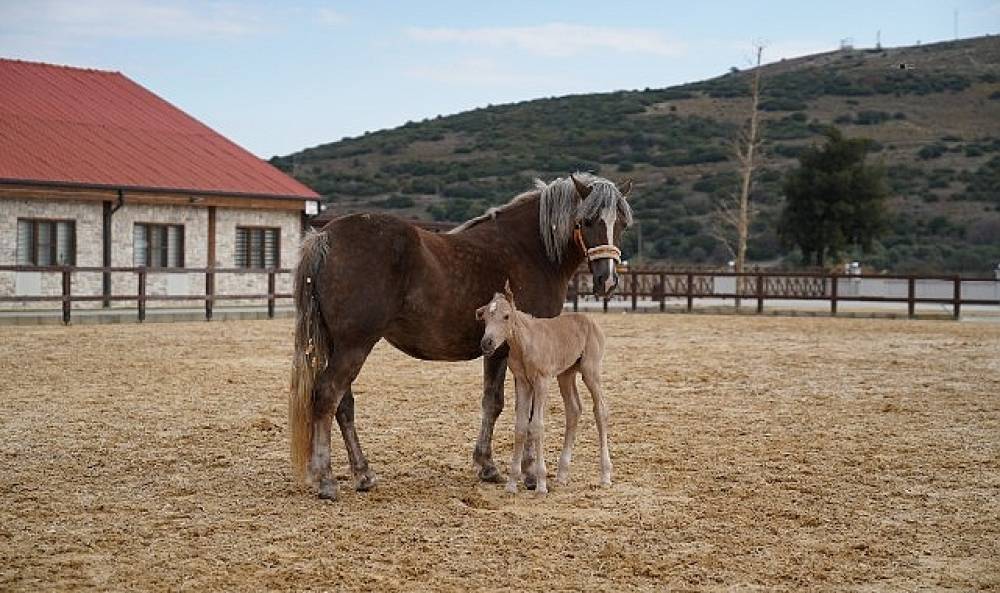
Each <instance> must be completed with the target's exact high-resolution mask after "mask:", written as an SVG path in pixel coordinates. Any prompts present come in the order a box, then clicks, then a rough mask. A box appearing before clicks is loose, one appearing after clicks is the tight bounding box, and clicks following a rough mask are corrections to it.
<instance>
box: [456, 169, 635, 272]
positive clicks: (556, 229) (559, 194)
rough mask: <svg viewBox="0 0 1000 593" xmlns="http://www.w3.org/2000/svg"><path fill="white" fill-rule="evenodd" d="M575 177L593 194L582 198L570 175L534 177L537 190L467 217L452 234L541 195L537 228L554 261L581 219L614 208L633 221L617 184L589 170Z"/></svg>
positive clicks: (625, 221) (598, 214)
mask: <svg viewBox="0 0 1000 593" xmlns="http://www.w3.org/2000/svg"><path fill="white" fill-rule="evenodd" d="M572 177H575V178H576V180H577V181H578V182H580V183H582V184H583V185H586V186H589V187H590V194H589V195H588V196H587V198H586V199H585V200H583V201H580V199H579V195H578V194H577V191H576V185H575V184H574V183H573V179H572V178H571V177H559V178H557V179H556V180H554V181H553V182H552V183H545V182H544V181H542V180H540V179H536V180H535V189H534V190H532V191H528V192H525V193H523V194H520V195H518V196H516V197H515V198H514V199H512V200H511V201H510V202H507V203H506V204H504V205H503V206H497V207H496V208H490V209H489V210H487V211H486V212H485V213H484V214H481V215H479V216H477V217H475V218H473V219H471V220H468V221H466V222H464V223H462V224H461V225H459V226H457V227H455V228H454V229H452V230H450V231H448V232H449V233H460V232H462V231H464V230H466V229H468V228H471V227H474V226H477V225H479V224H480V223H482V222H484V221H487V220H493V219H495V218H496V216H497V214H500V213H502V212H504V211H506V210H510V209H512V208H515V207H517V206H519V205H521V204H522V203H524V202H526V201H528V200H531V199H534V198H538V231H539V233H540V234H541V236H542V242H543V243H544V244H545V253H546V254H547V255H548V257H549V259H550V260H551V261H554V262H561V261H562V259H563V250H564V248H565V247H566V245H567V244H568V243H569V240H570V237H572V235H573V228H574V227H575V226H576V223H577V222H578V221H581V220H591V219H594V218H597V217H599V216H600V215H601V213H602V212H604V211H606V210H609V209H615V210H617V215H618V216H619V217H620V219H621V220H622V222H623V223H624V224H625V226H626V227H627V226H630V225H631V224H632V208H631V207H630V206H629V205H628V202H627V201H626V200H625V198H624V197H622V194H621V192H620V191H618V188H617V187H616V186H615V184H614V183H612V182H611V181H608V180H607V179H605V178H603V177H598V176H596V175H592V174H590V173H574V174H573V175H572Z"/></svg>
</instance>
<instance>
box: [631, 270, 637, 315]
mask: <svg viewBox="0 0 1000 593" xmlns="http://www.w3.org/2000/svg"><path fill="white" fill-rule="evenodd" d="M638 299H639V275H638V274H636V272H635V270H632V311H633V312H635V310H636V309H637V308H638Z"/></svg>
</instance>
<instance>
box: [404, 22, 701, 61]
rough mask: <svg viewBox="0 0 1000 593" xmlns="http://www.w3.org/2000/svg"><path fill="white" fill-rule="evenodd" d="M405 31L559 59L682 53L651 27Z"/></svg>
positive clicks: (419, 36)
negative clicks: (597, 54) (585, 55)
mask: <svg viewBox="0 0 1000 593" xmlns="http://www.w3.org/2000/svg"><path fill="white" fill-rule="evenodd" d="M406 34H407V36H408V37H409V38H410V39H413V40H415V41H421V42H431V43H460V44H466V45H479V46H488V47H497V48H505V47H513V48H517V49H520V50H523V51H526V52H529V53H532V54H536V55H541V56H546V57H558V58H565V57H571V56H576V55H579V54H582V53H586V52H594V51H613V52H618V53H641V54H651V55H656V56H676V55H678V54H681V53H683V52H684V46H683V44H681V43H679V42H677V41H671V40H668V39H667V38H666V37H664V36H663V35H662V34H661V33H659V32H657V31H655V30H652V29H637V28H617V27H597V26H590V25H573V24H568V23H548V24H544V25H536V26H529V27H482V28H475V29H455V28H426V27H414V28H410V29H407V31H406Z"/></svg>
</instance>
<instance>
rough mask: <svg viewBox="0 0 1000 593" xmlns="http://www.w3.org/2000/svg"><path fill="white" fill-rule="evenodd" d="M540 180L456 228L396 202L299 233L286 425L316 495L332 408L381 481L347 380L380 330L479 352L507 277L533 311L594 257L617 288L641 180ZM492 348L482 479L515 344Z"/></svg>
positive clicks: (449, 352) (330, 484) (555, 305)
mask: <svg viewBox="0 0 1000 593" xmlns="http://www.w3.org/2000/svg"><path fill="white" fill-rule="evenodd" d="M537 185H538V187H537V189H535V190H534V191H530V192H527V193H524V194H521V195H520V196H517V197H516V198H514V199H513V200H511V201H510V202H509V203H508V204H506V205H504V206H501V207H499V208H496V209H493V210H491V211H489V212H487V213H486V214H484V215H482V216H480V217H478V218H474V219H472V220H470V221H468V222H466V223H465V224H463V225H461V226H460V227H458V228H456V229H455V230H453V231H452V232H450V233H448V234H446V235H437V234H434V233H430V232H426V231H423V230H420V229H418V228H416V227H415V226H413V225H411V224H408V223H406V222H404V221H402V220H400V219H398V218H395V217H392V216H386V215H381V214H355V215H350V216H345V217H342V218H338V219H336V220H333V221H331V222H330V223H329V224H327V225H326V227H324V228H323V230H322V231H319V232H316V233H309V234H308V235H307V236H306V237H305V239H303V242H302V248H301V253H300V259H299V264H298V267H297V269H296V272H295V302H296V306H297V309H298V314H297V319H296V325H295V354H294V359H293V368H292V386H291V392H290V395H289V432H290V437H291V449H292V464H293V466H294V467H295V469H296V471H297V472H298V474H299V476H300V477H302V478H304V479H305V480H306V481H307V482H309V483H312V484H314V485H316V486H317V487H318V490H319V496H320V498H336V495H337V483H336V479H335V478H334V476H333V473H332V470H331V467H330V433H331V430H332V419H333V417H336V419H337V424H338V425H339V427H340V432H341V435H342V436H343V438H344V444H345V445H346V447H347V456H348V459H349V462H350V465H351V470H352V473H353V475H354V482H355V484H354V485H355V488H356V489H357V490H368V489H369V488H371V487H373V486H374V485H375V474H374V473H373V472H372V471H371V469H370V468H369V466H368V461H367V459H366V458H365V455H364V452H363V451H362V450H361V444H360V443H359V442H358V435H357V431H356V430H355V427H354V395H353V394H352V393H351V383H353V382H354V380H355V378H356V377H357V376H358V373H359V372H360V371H361V367H362V365H363V364H364V362H365V359H366V358H367V357H368V354H369V353H370V352H371V350H372V348H373V347H374V346H375V344H376V343H377V342H378V341H379V340H380V339H382V338H385V339H386V340H387V341H388V342H389V343H390V344H392V345H393V346H395V347H396V348H398V349H400V350H402V351H403V352H405V353H407V354H409V355H410V356H413V357H416V358H420V359H424V360H451V361H457V360H471V359H473V358H477V357H478V356H480V355H481V350H480V338H481V337H482V335H483V325H482V323H481V322H479V321H476V319H475V316H474V312H475V310H476V308H477V307H479V306H480V305H482V303H484V302H486V301H488V300H489V299H490V298H491V297H492V296H493V294H494V293H495V292H497V291H499V290H501V289H502V288H503V286H504V282H505V280H507V279H508V278H509V279H510V283H511V285H512V286H513V288H514V290H515V291H516V292H517V294H518V305H519V306H520V308H521V309H522V310H523V311H525V312H527V313H530V314H531V315H534V316H535V317H555V316H556V315H558V314H559V312H560V311H561V310H562V306H563V302H564V301H565V299H566V288H567V285H568V283H569V281H570V279H571V278H572V276H573V274H574V272H575V271H576V270H577V268H578V267H579V266H580V264H581V263H583V261H585V260H589V264H590V270H591V272H592V273H593V275H594V292H595V294H597V295H606V294H609V293H610V292H611V291H612V290H614V288H615V286H616V285H617V283H618V277H617V274H616V272H615V263H616V262H618V261H620V257H621V252H620V251H619V249H618V247H617V244H618V241H619V240H620V237H621V232H622V230H623V229H624V228H625V227H627V226H628V225H629V224H631V221H632V211H631V208H630V207H629V205H628V203H627V202H626V201H625V195H627V194H628V190H629V189H630V188H631V183H629V184H628V186H627V187H626V188H625V191H624V192H622V191H620V190H619V189H618V188H617V187H616V186H615V184H614V183H612V182H610V181H608V180H607V179H603V178H600V177H596V176H592V175H589V174H579V173H578V174H576V175H571V176H569V177H567V178H560V179H557V180H555V181H553V182H552V183H550V184H547V185H546V184H544V183H541V182H538V184H537ZM483 361H484V362H483V370H484V388H483V399H482V408H483V415H482V426H481V430H480V432H479V438H478V440H477V442H476V447H475V451H474V453H473V461H474V462H475V465H476V466H477V467H478V468H479V477H480V478H481V479H483V480H486V481H494V482H498V481H500V480H501V476H500V473H499V472H498V471H497V468H496V465H495V464H494V463H493V451H492V441H493V426H494V424H495V423H496V419H497V416H499V415H500V412H501V410H502V409H503V400H504V396H503V383H504V376H505V374H506V370H507V349H506V348H502V349H499V350H497V351H496V352H494V353H493V354H492V355H491V356H486V357H484V359H483ZM532 461H533V460H531V459H530V455H529V456H528V457H527V458H526V459H525V463H532ZM529 487H530V484H529Z"/></svg>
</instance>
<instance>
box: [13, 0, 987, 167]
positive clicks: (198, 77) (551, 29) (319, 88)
mask: <svg viewBox="0 0 1000 593" xmlns="http://www.w3.org/2000/svg"><path fill="white" fill-rule="evenodd" d="M956 10H957V11H958V35H959V37H973V36H979V35H986V34H997V33H998V32H1000V0H953V1H951V2H941V1H940V0H909V1H877V0H875V1H872V0H867V1H855V0H840V1H837V2H808V1H806V0H792V1H785V0H782V1H775V2H767V1H766V0H762V1H760V2H745V1H743V2H716V1H712V0H701V1H695V2H691V1H687V2H672V1H666V0H661V1H656V0H651V1H645V2H639V1H637V2H630V1H627V0H618V1H608V0H605V1H603V2H594V1H589V0H583V1H578V2H555V1H553V2H546V1H543V0H535V1H533V2H528V1H519V0H512V1H507V2H488V1H475V0H465V1H454V2H452V1H442V2H436V1H434V0H422V1H413V2H403V1H400V2H388V1H381V0H368V1H358V2H319V1H286V2H264V1H243V2H235V1H231V2H230V1H222V2H214V1H180V0H179V1H160V0H0V57H5V58H15V59H23V60H33V61H42V62H50V63H57V64H66V65H71V66H79V67H88V68H100V69H105V70H115V71H119V72H122V73H123V74H125V75H126V76H128V77H129V78H131V79H132V80H135V81H136V82H138V83H140V84H142V85H143V86H145V87H146V88H148V89H150V90H151V91H153V92H154V93H156V94H157V95H159V96H161V97H163V98H164V99H166V100H168V101H170V102H171V103H173V104H174V105H176V106H178V107H179V108H181V109H183V110H184V111H186V112H187V113H189V114H190V115H192V116H194V117H196V118H197V119H199V120H201V121H202V122H204V123H205V124H207V125H208V126H210V127H212V128H214V129H215V130H217V131H219V132H220V133H222V134H223V135H225V136H227V137H228V138H230V139H231V140H233V141H235V142H236V143H237V144H240V145H241V146H243V147H244V148H246V149H248V150H250V151H251V152H253V153H254V154H256V155H257V156H259V157H261V158H269V157H271V156H273V155H284V154H288V153H291V152H295V151H298V150H301V149H303V148H307V147H310V146H315V145H317V144H323V143H326V142H332V141H336V140H340V139H341V138H344V137H352V136H358V135H361V134H363V133H365V132H366V131H375V130H379V129H384V128H392V127H395V126H398V125H402V124H404V123H406V122H407V121H419V120H421V119H424V118H432V117H435V116H437V115H448V114H452V113H458V112H461V111H465V110H468V109H474V108H476V107H483V106H486V105H489V104H493V105H496V104H500V103H508V102H512V101H522V100H528V99H536V98H540V97H551V96H560V95H566V94H575V93H591V92H608V91H615V90H621V89H642V88H646V87H649V88H659V87H665V86H670V85H674V84H681V83H684V82H692V81H697V80H702V79H705V78H710V77H713V76H717V75H719V74H723V73H724V72H726V71H728V70H729V68H730V67H732V66H736V67H739V68H744V67H747V66H749V65H750V60H751V55H752V47H753V44H754V43H755V42H762V43H763V44H764V45H765V50H764V61H765V62H768V61H775V60H778V59H781V58H790V57H795V56H800V55H806V54H810V53H816V52H821V51H829V50H833V49H836V48H837V47H838V46H839V45H840V42H841V40H842V39H849V40H851V41H852V42H853V44H854V45H855V46H856V47H871V46H874V45H875V40H876V34H877V32H879V31H880V32H881V41H882V45H883V46H898V45H912V44H915V43H917V42H921V43H930V42H935V41H943V40H949V39H953V38H954V35H955V26H954V25H955V19H954V16H955V11H956ZM0 107H2V106H0Z"/></svg>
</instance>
